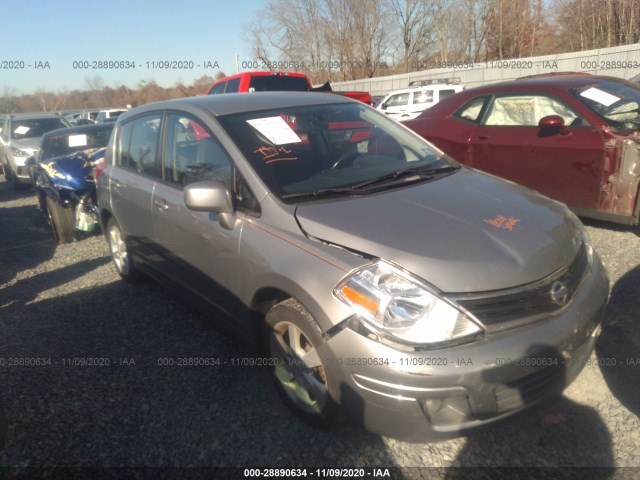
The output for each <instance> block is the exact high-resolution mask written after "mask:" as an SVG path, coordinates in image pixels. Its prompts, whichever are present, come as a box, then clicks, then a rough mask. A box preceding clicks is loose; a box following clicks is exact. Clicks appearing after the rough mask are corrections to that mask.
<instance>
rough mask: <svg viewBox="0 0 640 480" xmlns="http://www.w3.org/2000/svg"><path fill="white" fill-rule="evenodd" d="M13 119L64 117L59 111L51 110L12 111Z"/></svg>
mask: <svg viewBox="0 0 640 480" xmlns="http://www.w3.org/2000/svg"><path fill="white" fill-rule="evenodd" d="M9 116H10V117H11V119H12V120H28V119H32V118H33V119H37V118H62V117H61V116H60V115H58V114H57V113H50V112H39V113H38V112H36V113H12V114H11V115H9Z"/></svg>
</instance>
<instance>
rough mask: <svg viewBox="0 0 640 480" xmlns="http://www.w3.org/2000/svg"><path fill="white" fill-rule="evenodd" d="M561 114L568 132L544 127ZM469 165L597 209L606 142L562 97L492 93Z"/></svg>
mask: <svg viewBox="0 0 640 480" xmlns="http://www.w3.org/2000/svg"><path fill="white" fill-rule="evenodd" d="M548 115H559V116H561V117H562V118H563V119H564V121H565V125H566V126H567V128H566V129H564V131H556V132H552V133H549V132H544V131H542V130H541V129H540V127H539V126H538V122H539V121H540V119H541V118H543V117H545V116H548ZM469 155H470V162H469V163H470V164H471V165H472V166H473V167H475V168H478V169H480V170H484V171H486V172H489V173H493V174H495V175H497V176H500V177H503V178H507V179H509V180H512V181H514V182H516V183H519V184H521V185H525V186H527V187H530V188H533V189H534V190H537V191H539V192H541V193H543V194H545V195H547V196H549V197H551V198H555V199H557V200H560V201H562V202H565V203H567V204H568V205H570V206H573V207H578V208H587V209H597V208H598V205H599V199H600V192H601V183H602V177H603V172H604V141H603V138H602V135H601V133H600V130H599V129H597V128H594V127H593V126H591V125H590V124H589V123H588V122H587V121H586V120H585V119H584V118H582V117H580V116H579V115H578V114H577V113H575V112H574V111H573V110H572V109H570V108H569V107H568V106H567V105H565V104H564V103H563V102H561V101H559V100H558V99H556V98H553V97H551V96H546V95H541V94H521V93H518V94H513V95H500V96H496V97H494V98H493V100H492V103H491V105H490V106H489V108H488V109H487V111H486V114H485V115H484V118H483V121H482V122H481V125H479V126H478V128H477V129H476V130H475V131H474V132H473V134H472V136H471V140H470V149H469Z"/></svg>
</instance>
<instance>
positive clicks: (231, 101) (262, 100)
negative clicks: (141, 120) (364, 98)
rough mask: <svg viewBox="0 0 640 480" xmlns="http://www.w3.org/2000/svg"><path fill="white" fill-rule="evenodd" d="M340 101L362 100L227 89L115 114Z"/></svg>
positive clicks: (264, 107)
mask: <svg viewBox="0 0 640 480" xmlns="http://www.w3.org/2000/svg"><path fill="white" fill-rule="evenodd" d="M340 103H356V104H362V102H358V101H357V100H352V99H351V98H348V97H343V96H341V95H335V94H333V93H320V92H254V93H226V94H224V95H198V96H196V97H188V98H179V99H175V100H164V101H161V102H154V103H147V104H145V105H141V106H139V107H135V108H132V109H131V110H129V111H128V112H126V113H123V114H122V115H120V116H119V117H118V122H122V121H124V120H126V119H127V118H131V117H132V116H135V115H138V114H140V113H143V112H147V111H152V110H171V109H190V108H197V109H200V110H204V111H206V112H207V113H209V114H211V115H213V116H220V115H229V114H234V113H245V112H254V111H259V110H270V109H274V108H289V107H304V106H312V105H331V104H340Z"/></svg>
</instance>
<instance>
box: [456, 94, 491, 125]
mask: <svg viewBox="0 0 640 480" xmlns="http://www.w3.org/2000/svg"><path fill="white" fill-rule="evenodd" d="M485 100H486V98H485V97H480V98H474V99H473V100H471V101H470V102H468V103H466V104H465V105H464V106H463V107H462V108H461V109H460V110H458V111H457V112H456V113H454V114H453V116H454V117H458V118H462V119H464V120H469V121H470V122H473V123H478V121H479V120H480V112H482V107H483V106H484V102H485Z"/></svg>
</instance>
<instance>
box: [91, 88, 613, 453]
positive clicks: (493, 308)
mask: <svg viewBox="0 0 640 480" xmlns="http://www.w3.org/2000/svg"><path fill="white" fill-rule="evenodd" d="M105 160H106V161H105V164H104V168H103V169H102V170H100V171H99V172H98V173H97V177H98V180H97V184H98V204H99V211H100V221H101V224H102V227H103V231H104V232H105V236H106V238H107V241H108V243H109V247H110V250H111V254H112V257H113V261H114V264H115V267H116V269H117V271H118V273H119V274H120V276H121V277H122V278H124V279H125V280H134V279H135V278H137V277H138V276H139V275H140V273H141V272H144V273H145V274H147V275H149V276H151V277H153V278H155V279H156V280H158V281H160V282H162V283H164V284H165V285H167V286H169V287H170V288H171V289H172V290H173V291H177V292H181V293H182V294H184V296H185V297H186V298H188V299H189V300H190V301H191V302H193V303H195V304H197V305H198V306H200V307H202V308H203V309H204V310H205V311H207V312H209V313H210V315H211V317H212V318H214V319H215V320H216V321H218V323H219V324H220V325H223V326H225V327H229V328H230V329H231V330H233V331H234V332H236V333H238V334H239V335H240V337H241V338H243V339H246V340H248V341H249V342H250V343H252V342H254V341H255V342H257V344H258V345H259V348H260V349H261V352H262V353H259V354H258V356H257V357H253V358H251V364H256V365H257V364H260V365H264V366H266V367H267V368H268V370H269V372H270V373H271V375H272V377H273V379H274V381H275V385H276V386H277V388H278V391H279V392H280V393H281V395H282V397H283V399H284V400H285V402H286V403H287V404H288V405H289V407H290V408H291V409H292V410H293V411H294V412H295V413H296V414H298V415H299V416H300V417H302V418H303V419H305V420H306V421H308V422H310V423H312V424H316V425H331V424H332V423H334V422H335V421H336V420H337V419H339V418H342V417H343V415H342V414H343V413H346V414H347V416H348V417H350V418H351V419H353V420H356V421H358V422H360V423H362V424H363V425H364V426H365V427H366V428H367V429H369V430H370V431H373V432H377V433H380V434H384V435H389V436H393V437H397V438H402V439H406V440H416V441H422V440H430V439H436V438H443V437H447V436H452V435H458V434H460V432H463V431H465V430H467V429H469V428H473V427H477V426H480V425H484V424H487V423H490V422H493V421H495V420H498V419H501V418H504V417H507V416H509V415H512V414H514V413H516V412H519V411H521V410H523V409H524V408H526V407H528V406H530V405H532V404H534V403H536V402H538V401H539V400H541V399H543V398H545V397H547V396H548V395H551V394H557V393H559V392H561V391H562V390H563V388H564V387H565V386H566V385H568V384H569V383H570V382H571V381H572V380H573V379H574V378H575V377H576V376H577V375H578V373H579V372H580V371H581V369H582V368H583V366H584V365H585V363H586V362H587V359H588V358H589V356H590V354H591V352H592V349H593V346H594V342H595V339H596V338H597V335H598V333H599V331H600V328H601V321H602V317H603V314H604V311H605V307H606V303H607V299H608V292H609V281H608V277H607V275H606V272H605V270H604V268H603V266H602V263H601V261H600V259H599V257H598V255H597V254H596V252H594V251H593V249H592V247H591V244H590V242H589V238H588V236H587V234H586V233H585V231H584V229H583V226H582V224H581V223H580V221H579V220H578V219H577V217H576V216H575V215H573V214H572V213H571V212H570V211H569V210H568V209H567V208H566V206H564V205H563V204H561V203H559V202H556V201H553V200H550V199H548V198H546V197H543V196H540V195H538V194H536V193H535V192H533V191H531V190H528V189H526V188H523V187H520V186H518V185H515V184H513V183H511V182H507V181H503V180H500V179H498V178H496V177H493V176H490V175H487V174H483V173H480V172H476V171H474V170H472V169H470V168H467V167H464V166H461V165H459V164H457V163H456V162H454V161H453V160H451V159H450V158H448V157H446V156H445V155H444V154H443V153H442V152H441V151H439V150H438V149H436V148H435V147H433V146H432V145H430V144H429V143H427V142H426V141H425V140H423V139H422V138H420V137H418V136H417V135H415V134H414V133H412V132H411V131H409V130H408V129H406V128H405V127H403V126H402V125H400V124H398V123H397V122H395V121H393V120H390V119H388V118H387V117H386V116H385V115H384V114H381V113H379V112H377V111H376V110H374V109H372V108H370V107H368V106H365V105H364V104H362V103H360V102H356V101H353V100H350V99H347V98H343V97H339V96H336V95H331V94H321V93H263V94H260V95H241V94H239V95H234V94H230V95H219V96H218V95H213V96H201V97H193V98H188V99H180V100H172V101H166V102H159V103H153V104H148V105H144V106H141V107H137V108H135V109H133V110H131V111H130V112H128V113H124V114H122V115H121V116H120V117H119V118H118V122H117V124H116V127H115V130H114V133H113V135H112V137H111V141H110V144H109V147H108V149H107V153H106V156H105ZM259 401H265V400H264V399H262V400H259Z"/></svg>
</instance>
